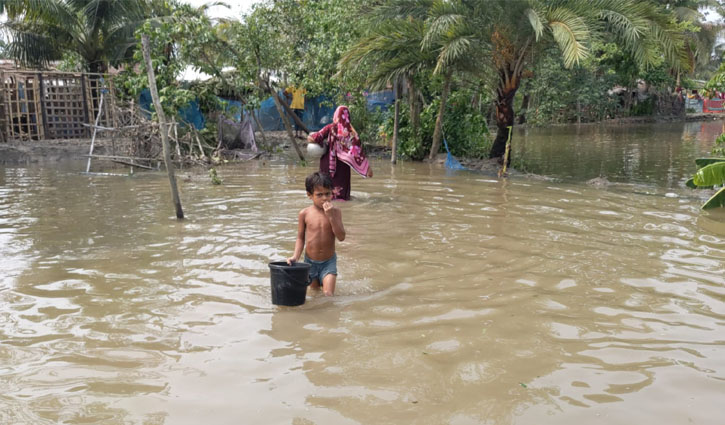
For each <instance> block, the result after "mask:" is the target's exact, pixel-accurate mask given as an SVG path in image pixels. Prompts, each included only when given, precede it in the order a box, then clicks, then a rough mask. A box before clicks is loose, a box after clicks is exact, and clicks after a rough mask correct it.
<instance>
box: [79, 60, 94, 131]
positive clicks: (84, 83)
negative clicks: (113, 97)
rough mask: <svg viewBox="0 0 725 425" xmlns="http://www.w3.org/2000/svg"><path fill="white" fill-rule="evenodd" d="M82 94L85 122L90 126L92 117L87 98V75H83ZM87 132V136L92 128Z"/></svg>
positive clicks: (88, 128) (87, 129) (87, 128)
mask: <svg viewBox="0 0 725 425" xmlns="http://www.w3.org/2000/svg"><path fill="white" fill-rule="evenodd" d="M81 94H82V95H83V122H85V123H86V124H90V123H91V122H90V118H89V116H90V115H89V114H88V96H86V74H81ZM91 101H92V100H91ZM85 131H86V136H87V135H88V132H89V131H90V127H86V130H85Z"/></svg>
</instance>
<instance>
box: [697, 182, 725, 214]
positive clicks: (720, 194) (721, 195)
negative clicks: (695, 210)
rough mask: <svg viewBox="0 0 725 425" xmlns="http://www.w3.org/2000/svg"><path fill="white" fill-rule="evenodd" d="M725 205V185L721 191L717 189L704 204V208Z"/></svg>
mask: <svg viewBox="0 0 725 425" xmlns="http://www.w3.org/2000/svg"><path fill="white" fill-rule="evenodd" d="M723 207H725V187H723V188H721V189H720V190H719V191H717V192H716V193H715V194H714V195H712V197H710V199H708V200H707V202H705V203H704V204H702V209H703V210H708V209H710V208H723Z"/></svg>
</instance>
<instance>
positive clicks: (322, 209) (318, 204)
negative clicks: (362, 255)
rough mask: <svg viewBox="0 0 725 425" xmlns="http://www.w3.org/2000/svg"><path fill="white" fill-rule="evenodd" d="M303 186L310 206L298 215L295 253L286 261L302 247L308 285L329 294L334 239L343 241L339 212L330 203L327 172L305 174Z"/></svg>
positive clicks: (334, 261)
mask: <svg viewBox="0 0 725 425" xmlns="http://www.w3.org/2000/svg"><path fill="white" fill-rule="evenodd" d="M305 189H306V190H307V197H308V198H310V199H311V200H312V205H311V206H309V207H307V208H305V209H303V210H302V211H300V213H299V215H298V220H297V241H296V242H295V252H294V254H293V255H292V256H291V257H289V258H288V259H287V263H289V264H292V263H293V262H295V261H297V260H298V259H299V258H300V255H302V248H305V263H309V264H310V266H311V267H310V281H311V282H312V283H311V284H310V287H311V288H313V289H319V288H320V287H322V291H323V292H324V293H325V295H327V296H332V295H334V294H335V282H336V281H337V255H336V254H335V238H337V239H338V240H339V241H344V240H345V227H344V226H343V225H342V212H341V211H340V209H339V208H337V207H336V206H334V205H333V204H332V179H331V178H330V176H328V175H327V174H322V173H319V172H318V173H312V174H310V175H309V176H307V178H306V179H305Z"/></svg>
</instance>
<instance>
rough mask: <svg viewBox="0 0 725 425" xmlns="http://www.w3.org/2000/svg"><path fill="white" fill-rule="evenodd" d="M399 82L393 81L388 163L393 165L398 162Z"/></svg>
mask: <svg viewBox="0 0 725 425" xmlns="http://www.w3.org/2000/svg"><path fill="white" fill-rule="evenodd" d="M399 86H400V82H399V81H398V80H397V79H396V80H395V87H394V89H393V92H394V93H395V116H394V117H393V149H392V152H391V153H390V162H392V163H393V164H395V163H396V162H397V161H398V120H399V117H400V99H399V98H400V87H399Z"/></svg>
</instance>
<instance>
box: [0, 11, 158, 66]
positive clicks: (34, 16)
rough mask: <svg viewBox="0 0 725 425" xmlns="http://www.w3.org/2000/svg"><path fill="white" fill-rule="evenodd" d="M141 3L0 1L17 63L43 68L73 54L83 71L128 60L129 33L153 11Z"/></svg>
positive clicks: (10, 46) (12, 54) (130, 46)
mask: <svg viewBox="0 0 725 425" xmlns="http://www.w3.org/2000/svg"><path fill="white" fill-rule="evenodd" d="M153 5H154V2H147V1H143V0H114V1H112V2H111V1H108V0H84V1H79V0H73V1H70V0H43V1H38V0H13V1H7V0H6V1H2V2H0V9H3V11H4V12H6V13H7V19H6V20H5V21H4V23H3V25H2V26H3V29H4V30H6V31H7V32H8V33H9V34H10V37H9V39H10V40H12V41H11V42H10V44H9V48H8V52H9V54H10V56H12V57H13V58H15V59H17V60H18V61H20V62H22V63H24V64H26V65H30V66H35V67H43V66H46V65H48V64H49V63H50V62H51V61H54V60H60V59H62V58H63V55H64V54H67V53H73V54H77V55H79V56H80V57H81V58H82V68H83V69H84V70H87V71H91V72H105V71H106V70H107V67H108V65H109V64H118V63H120V62H123V61H125V60H128V59H129V57H130V52H131V48H132V46H133V43H132V40H133V32H134V30H135V29H136V28H137V27H138V26H139V24H140V23H142V22H143V21H144V19H146V18H148V17H150V16H151V15H152V13H153V11H154V10H153V9H154V7H153Z"/></svg>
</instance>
